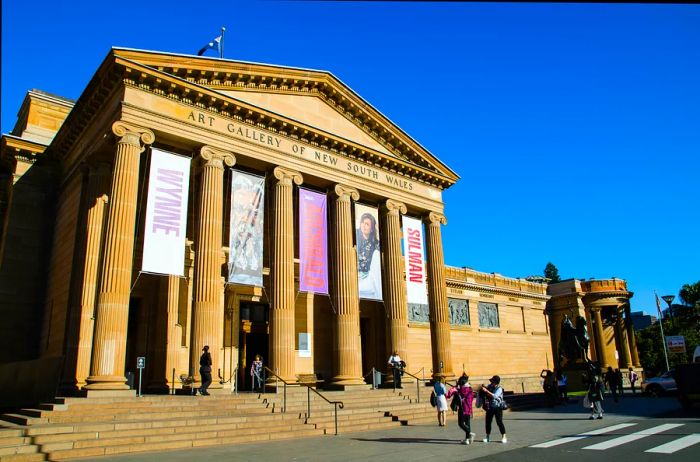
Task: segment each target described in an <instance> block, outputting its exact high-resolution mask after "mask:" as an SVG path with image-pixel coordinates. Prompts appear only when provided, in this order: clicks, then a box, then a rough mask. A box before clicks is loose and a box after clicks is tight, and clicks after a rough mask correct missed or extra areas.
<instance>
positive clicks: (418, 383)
mask: <svg viewBox="0 0 700 462" xmlns="http://www.w3.org/2000/svg"><path fill="white" fill-rule="evenodd" d="M403 372H404V373H405V374H408V375H410V376H411V377H413V378H414V379H416V394H417V395H418V402H419V403H420V383H421V382H423V381H425V379H421V378H420V377H418V376H417V375H413V374H411V373H410V372H408V371H403Z"/></svg>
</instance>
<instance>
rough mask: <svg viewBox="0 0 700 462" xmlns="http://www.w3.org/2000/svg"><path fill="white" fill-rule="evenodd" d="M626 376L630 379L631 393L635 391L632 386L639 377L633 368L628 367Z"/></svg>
mask: <svg viewBox="0 0 700 462" xmlns="http://www.w3.org/2000/svg"><path fill="white" fill-rule="evenodd" d="M627 378H628V379H629V381H630V387H632V394H634V393H636V391H635V389H634V386H635V384H636V383H637V380H638V379H639V375H637V373H636V372H634V369H632V368H631V367H630V371H629V374H628V376H627Z"/></svg>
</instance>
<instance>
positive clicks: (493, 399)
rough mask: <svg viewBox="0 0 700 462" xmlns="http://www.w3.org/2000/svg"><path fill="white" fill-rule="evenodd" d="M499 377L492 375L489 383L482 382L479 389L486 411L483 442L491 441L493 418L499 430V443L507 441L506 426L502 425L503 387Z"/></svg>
mask: <svg viewBox="0 0 700 462" xmlns="http://www.w3.org/2000/svg"><path fill="white" fill-rule="evenodd" d="M500 384H501V378H500V377H499V376H497V375H494V376H493V377H491V379H490V380H489V384H488V385H486V384H483V385H482V386H481V391H483V392H484V394H485V400H484V406H483V407H484V410H485V411H486V418H485V419H484V420H485V423H486V438H484V443H489V442H490V441H491V423H492V422H493V418H494V417H495V418H496V425H498V429H499V430H500V431H501V443H504V444H505V443H507V442H508V438H507V437H506V427H505V425H503V408H504V405H503V404H504V402H505V401H504V400H503V388H502V387H501V385H500Z"/></svg>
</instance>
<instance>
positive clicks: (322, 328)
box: [0, 48, 553, 392]
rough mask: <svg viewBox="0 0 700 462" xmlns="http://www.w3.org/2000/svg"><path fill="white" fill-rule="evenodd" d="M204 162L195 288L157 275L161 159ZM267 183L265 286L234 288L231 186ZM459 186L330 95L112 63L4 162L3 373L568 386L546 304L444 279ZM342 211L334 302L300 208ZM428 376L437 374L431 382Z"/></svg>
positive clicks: (253, 74)
mask: <svg viewBox="0 0 700 462" xmlns="http://www.w3.org/2000/svg"><path fill="white" fill-rule="evenodd" d="M156 148H157V149H160V150H165V151H168V152H170V153H174V154H176V155H179V156H183V157H186V158H188V159H191V170H190V172H189V177H190V178H189V180H190V181H189V183H190V189H189V197H188V201H187V204H188V205H187V229H186V239H185V256H184V261H183V262H182V264H183V267H184V274H183V276H177V275H163V274H152V273H149V272H144V271H142V270H141V261H142V258H141V257H142V254H143V252H144V218H143V217H144V213H145V210H146V207H147V204H146V191H147V184H146V183H147V182H148V174H147V172H148V167H149V164H150V162H151V152H152V150H153V149H156ZM234 168H235V169H236V170H237V171H242V172H247V173H250V174H256V175H259V176H261V177H263V178H264V188H265V208H264V238H263V259H262V260H263V269H262V281H263V282H262V284H261V285H244V284H233V283H230V282H228V281H227V279H226V266H227V261H229V255H230V254H231V252H233V251H235V249H230V248H229V241H228V236H229V233H230V231H231V230H230V229H229V226H230V225H229V218H230V217H229V214H230V209H231V198H230V197H231V175H232V169H234ZM457 180H458V176H457V174H456V173H455V172H453V171H452V170H450V169H449V168H448V167H447V166H446V165H444V164H443V163H442V162H441V161H440V160H439V159H438V158H436V157H435V156H434V155H432V154H431V153H430V152H428V151H427V150H426V149H425V148H423V147H422V146H421V145H420V144H419V143H417V142H416V141H415V140H413V139H412V138H411V137H410V136H409V135H407V134H406V133H405V132H403V131H402V130H401V129H400V128H399V127H397V126H396V125H395V124H393V123H392V122H391V121H390V120H388V119H387V118H386V117H385V116H383V115H382V114H381V113H380V112H379V111H377V110H376V109H374V108H373V107H372V106H371V105H370V104H369V103H367V102H366V101H364V100H363V99H361V98H360V97H359V96H358V95H357V94H355V93H354V92H353V91H352V90H351V89H350V88H348V87H347V86H345V85H344V84H343V83H342V82H340V81H339V80H338V79H337V78H335V77H334V76H333V75H332V74H330V73H327V72H322V71H313V70H306V69H296V68H289V67H279V66H271V65H263V64H251V63H243V62H236V61H228V60H220V59H209V58H205V57H193V56H183V55H175V54H169V53H156V52H150V51H139V50H131V49H119V48H115V49H112V50H111V51H110V52H109V54H108V55H107V57H106V59H105V60H104V61H103V63H102V64H101V66H100V68H99V69H98V70H97V72H96V73H95V75H94V77H93V78H92V80H91V81H90V83H89V84H88V86H87V87H86V88H85V90H84V92H83V93H82V95H81V96H80V98H79V99H78V100H77V101H70V100H66V99H63V98H60V97H56V96H53V95H48V94H46V93H42V92H39V91H31V92H29V94H28V96H27V98H26V99H25V102H24V104H23V106H22V108H21V110H20V114H19V118H18V122H17V125H16V126H15V129H14V130H13V132H12V133H11V134H7V135H3V138H2V152H1V155H0V182H2V184H1V185H0V219H1V220H2V221H1V222H0V231H1V232H2V234H1V236H2V241H0V252H2V253H0V258H1V260H0V262H1V263H0V291H1V292H2V294H3V297H2V299H1V300H0V315H2V316H3V318H4V319H8V320H11V321H12V322H10V323H4V326H3V332H2V334H3V335H4V338H6V339H8V340H9V341H10V344H11V347H10V348H8V349H7V350H5V351H3V352H2V353H1V354H2V355H4V356H3V357H2V358H1V359H0V361H2V362H8V361H17V360H27V359H33V358H37V357H52V356H62V357H64V364H65V367H64V370H63V375H62V379H61V384H62V388H63V389H65V390H78V389H84V390H92V391H94V392H99V391H100V390H107V391H118V390H125V389H127V387H128V385H127V383H126V382H127V378H126V375H127V373H128V372H133V371H134V370H135V364H136V358H137V357H146V358H147V366H146V369H145V371H144V374H145V385H146V387H147V388H149V389H152V390H159V389H162V390H165V389H167V388H169V387H172V386H175V387H177V386H180V382H179V380H177V377H179V376H180V375H182V374H184V375H192V376H194V378H195V379H196V380H198V379H199V378H198V370H199V368H198V365H199V355H200V353H201V350H202V347H203V346H204V345H209V347H210V351H211V354H212V358H213V362H214V371H215V372H214V377H215V378H216V377H217V375H218V376H219V377H220V380H219V381H217V380H215V383H214V385H213V387H214V388H216V387H229V386H231V385H230V384H231V383H232V382H233V381H234V380H236V378H237V379H238V380H239V381H240V382H241V387H243V386H245V382H246V380H249V374H248V371H247V368H248V367H249V365H250V363H251V361H252V358H253V357H254V356H255V355H256V354H261V355H262V356H263V357H264V359H265V363H266V365H267V366H269V367H270V368H271V369H272V370H273V371H276V373H277V374H278V375H279V377H281V378H283V379H284V380H288V381H294V380H297V379H298V378H299V377H302V376H307V375H309V374H314V375H316V376H317V377H318V378H322V379H323V381H324V383H325V384H328V385H334V386H337V387H347V386H353V385H361V384H365V383H366V382H367V380H368V379H367V375H368V372H369V371H370V370H371V369H372V368H373V367H376V368H378V369H382V370H384V369H386V360H387V357H388V355H389V353H390V352H391V351H393V350H396V351H398V352H399V354H400V355H401V357H402V358H404V359H405V360H406V361H407V363H408V364H409V367H408V369H409V371H412V372H417V373H421V374H424V375H425V376H426V377H431V376H432V377H441V376H445V377H452V376H454V375H455V374H460V373H461V372H462V371H467V372H468V373H470V374H472V375H476V376H484V377H488V376H490V375H492V374H494V373H499V374H501V375H502V376H504V377H505V378H506V380H512V382H513V386H516V385H517V387H522V389H523V390H525V389H526V388H531V387H535V388H536V387H538V386H539V384H538V383H536V381H533V380H534V379H533V377H537V376H538V374H539V371H540V370H541V369H543V368H547V367H552V365H553V358H552V354H551V347H550V339H549V331H548V329H549V327H548V326H549V323H548V321H547V313H546V310H545V304H546V302H547V299H548V296H547V293H546V286H545V285H542V284H536V283H531V282H528V281H525V280H523V279H514V278H507V277H503V276H500V275H494V274H485V273H479V272H476V271H473V270H468V269H459V268H451V267H446V266H445V264H444V253H443V246H442V237H441V232H442V227H443V226H445V225H446V224H447V218H446V217H445V214H444V204H443V201H442V191H443V190H444V189H445V188H448V187H450V186H451V185H453V184H454V183H455V182H456V181H457ZM301 186H303V187H308V188H310V189H312V190H314V191H316V192H319V193H322V194H323V195H325V197H326V198H327V201H328V207H329V213H328V223H329V229H328V255H329V258H328V262H329V269H328V279H329V285H330V288H329V293H328V295H321V294H317V293H313V292H304V291H300V290H299V265H300V261H299V242H300V240H299V236H298V220H299V219H298V208H299V203H298V202H299V193H298V191H299V188H300V187H301ZM357 202H362V203H363V204H367V205H369V206H372V207H376V209H377V210H378V214H379V220H378V221H379V226H380V230H381V232H380V239H381V249H382V250H381V267H382V300H381V301H376V300H367V299H361V298H360V297H359V296H358V261H357V256H356V249H355V246H356V242H355V235H356V234H355V233H356V230H355V221H354V219H353V218H354V217H353V204H355V203H357ZM405 216H410V217H413V218H417V219H419V220H420V221H422V223H423V228H424V236H425V262H426V265H425V273H426V279H427V294H426V295H427V304H426V305H425V306H423V307H422V308H421V307H418V308H416V307H413V306H411V305H410V304H409V303H408V301H407V289H406V277H405V272H404V271H405V263H404V255H403V253H404V250H403V249H402V238H403V236H402V221H403V220H404V218H403V217H405ZM419 371H420V372H419Z"/></svg>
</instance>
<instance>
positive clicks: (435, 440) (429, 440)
mask: <svg viewBox="0 0 700 462" xmlns="http://www.w3.org/2000/svg"><path fill="white" fill-rule="evenodd" d="M352 439H353V440H354V441H369V442H374V443H427V444H459V441H458V440H454V439H444V438H443V439H440V438H352Z"/></svg>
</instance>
